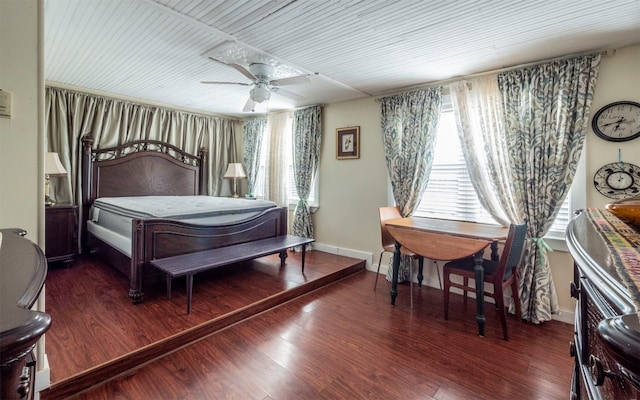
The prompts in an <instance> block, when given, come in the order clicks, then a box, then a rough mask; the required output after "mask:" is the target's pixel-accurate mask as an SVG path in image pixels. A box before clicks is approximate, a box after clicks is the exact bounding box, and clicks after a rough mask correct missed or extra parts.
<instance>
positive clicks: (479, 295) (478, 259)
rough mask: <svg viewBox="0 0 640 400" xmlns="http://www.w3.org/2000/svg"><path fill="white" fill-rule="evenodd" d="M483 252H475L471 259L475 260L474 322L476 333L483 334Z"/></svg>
mask: <svg viewBox="0 0 640 400" xmlns="http://www.w3.org/2000/svg"><path fill="white" fill-rule="evenodd" d="M482 255H483V252H479V253H477V254H476V255H475V256H474V257H473V260H474V262H475V267H474V272H475V281H476V306H477V308H476V310H477V311H476V322H477V323H478V335H479V336H484V323H485V318H484V268H483V266H482Z"/></svg>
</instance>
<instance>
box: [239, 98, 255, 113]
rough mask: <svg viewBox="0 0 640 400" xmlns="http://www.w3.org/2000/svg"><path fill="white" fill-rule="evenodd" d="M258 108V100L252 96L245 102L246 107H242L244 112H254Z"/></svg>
mask: <svg viewBox="0 0 640 400" xmlns="http://www.w3.org/2000/svg"><path fill="white" fill-rule="evenodd" d="M255 110H256V102H255V101H253V100H251V97H249V98H248V99H247V102H246V103H244V107H243V108H242V111H243V112H254V111H255Z"/></svg>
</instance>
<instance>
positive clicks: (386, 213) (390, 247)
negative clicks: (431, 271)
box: [373, 206, 424, 308]
mask: <svg viewBox="0 0 640 400" xmlns="http://www.w3.org/2000/svg"><path fill="white" fill-rule="evenodd" d="M396 218H402V214H401V213H400V208H399V207H398V206H389V207H380V236H381V239H382V251H381V252H380V258H379V259H378V271H377V273H376V280H375V282H374V283H373V290H374V291H375V290H376V286H377V285H378V277H379V276H380V264H382V256H383V255H384V253H391V257H392V258H391V259H392V260H393V253H394V252H395V250H396V241H395V240H394V239H393V236H391V234H390V233H389V230H388V229H387V227H386V225H385V224H386V222H387V221H388V220H390V219H396ZM400 254H402V255H405V256H409V257H411V258H412V259H414V260H418V262H419V263H420V271H419V272H420V273H422V265H423V262H424V259H423V258H422V257H421V256H419V255H417V254H416V253H414V252H412V251H409V250H407V249H406V248H404V247H401V248H400ZM409 276H410V277H409V285H410V292H411V294H410V295H411V308H413V262H412V263H411V267H410V270H409Z"/></svg>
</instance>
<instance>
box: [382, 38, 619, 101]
mask: <svg viewBox="0 0 640 400" xmlns="http://www.w3.org/2000/svg"><path fill="white" fill-rule="evenodd" d="M597 53H600V55H602V56H609V57H611V56H613V55H614V54H616V49H606V50H600V51H588V52H583V53H575V54H570V55H566V56H560V57H555V58H548V59H545V60H539V61H533V62H530V63H525V64H518V65H513V66H511V67H503V68H499V69H494V70H491V71H485V72H478V73H476V74H470V75H464V76H458V77H455V78H449V79H443V80H441V81H435V82H429V83H425V84H421V85H415V86H408V87H406V88H404V89H402V90H401V91H399V92H398V91H394V92H393V93H388V94H383V95H380V96H376V101H380V99H381V98H382V97H387V96H393V95H396V94H400V93H404V92H409V91H412V90H418V89H426V88H430V87H434V86H443V85H446V84H449V83H453V82H457V81H462V80H465V79H473V78H479V77H481V76H485V75H491V74H499V73H501V72H507V71H513V70H514V69H521V68H528V67H532V66H535V65H540V64H545V63H549V62H554V61H560V60H567V59H569V58H574V57H580V56H586V55H589V54H597Z"/></svg>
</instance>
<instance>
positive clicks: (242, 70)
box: [227, 63, 258, 82]
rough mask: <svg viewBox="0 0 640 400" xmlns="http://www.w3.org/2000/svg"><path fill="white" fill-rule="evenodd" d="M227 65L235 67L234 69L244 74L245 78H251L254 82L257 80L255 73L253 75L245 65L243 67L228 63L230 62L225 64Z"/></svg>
mask: <svg viewBox="0 0 640 400" xmlns="http://www.w3.org/2000/svg"><path fill="white" fill-rule="evenodd" d="M227 65H230V66H232V67H233V68H235V69H236V71H238V72H240V73H241V74H242V75H244V76H246V77H247V78H249V79H250V80H251V82H254V81H257V80H258V78H256V77H255V75H253V74H252V73H251V72H250V71H249V70H248V69H246V68H245V67H243V66H242V65H240V64H236V63H230V64H227Z"/></svg>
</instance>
